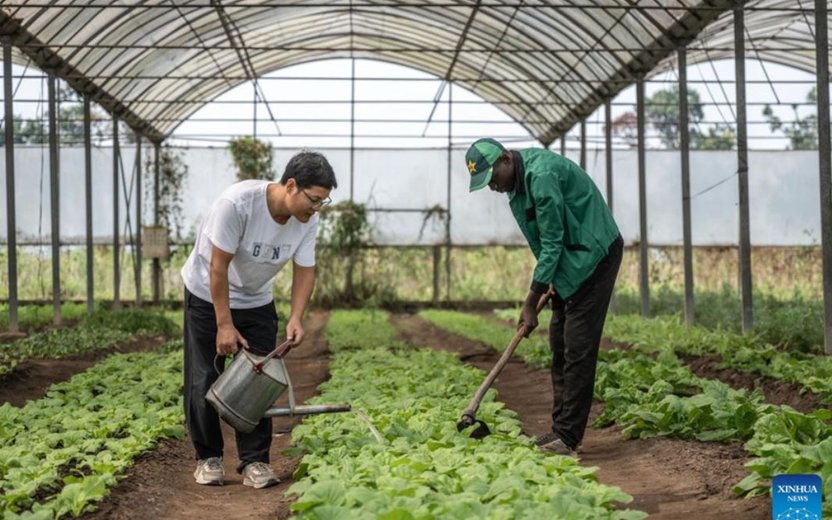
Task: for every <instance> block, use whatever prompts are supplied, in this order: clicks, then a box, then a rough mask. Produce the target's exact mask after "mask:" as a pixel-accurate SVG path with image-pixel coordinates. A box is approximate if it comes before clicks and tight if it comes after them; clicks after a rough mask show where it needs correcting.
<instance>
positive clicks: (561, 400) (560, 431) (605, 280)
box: [549, 236, 624, 449]
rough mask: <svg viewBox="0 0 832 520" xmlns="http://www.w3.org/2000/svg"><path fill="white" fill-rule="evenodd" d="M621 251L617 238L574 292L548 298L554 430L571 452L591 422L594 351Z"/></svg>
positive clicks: (613, 283)
mask: <svg viewBox="0 0 832 520" xmlns="http://www.w3.org/2000/svg"><path fill="white" fill-rule="evenodd" d="M623 250H624V241H623V240H622V238H621V237H620V236H619V237H618V239H616V240H615V242H613V243H612V245H610V247H609V250H608V253H607V256H605V257H604V258H603V259H602V260H601V262H600V263H599V264H598V266H597V267H596V268H595V271H593V273H592V275H590V277H589V278H588V279H587V280H586V281H585V282H584V283H583V284H581V287H580V288H579V289H578V290H577V291H576V292H575V294H573V295H572V296H570V297H569V298H567V299H566V300H565V301H564V300H563V299H562V298H560V296H555V298H553V299H552V321H551V323H550V324H549V345H550V346H551V348H552V391H553V393H554V406H553V409H552V431H553V432H554V433H555V434H556V435H557V436H558V437H560V439H561V440H562V441H563V442H564V443H565V444H566V445H567V446H569V447H570V448H572V449H575V447H576V446H577V445H578V444H580V442H581V440H582V439H583V438H584V429H585V428H586V423H587V420H588V419H589V410H590V408H591V407H592V392H593V389H594V387H595V368H596V365H597V363H598V348H599V346H600V344H601V334H602V332H603V330H604V321H605V320H606V318H607V309H608V307H609V304H610V298H611V296H612V292H613V289H614V287H615V278H616V276H618V268H619V267H620V266H621V255H622V253H623ZM555 289H557V288H555Z"/></svg>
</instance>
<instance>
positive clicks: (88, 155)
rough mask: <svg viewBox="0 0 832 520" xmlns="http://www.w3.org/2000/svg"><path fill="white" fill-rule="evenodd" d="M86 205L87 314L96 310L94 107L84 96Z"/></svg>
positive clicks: (87, 97)
mask: <svg viewBox="0 0 832 520" xmlns="http://www.w3.org/2000/svg"><path fill="white" fill-rule="evenodd" d="M84 207H85V220H86V231H87V250H86V254H87V314H92V311H93V310H95V278H94V277H95V274H94V272H95V271H94V269H93V267H94V265H93V262H94V261H95V254H94V253H95V250H94V249H93V244H92V238H93V236H92V109H91V108H90V98H89V96H84Z"/></svg>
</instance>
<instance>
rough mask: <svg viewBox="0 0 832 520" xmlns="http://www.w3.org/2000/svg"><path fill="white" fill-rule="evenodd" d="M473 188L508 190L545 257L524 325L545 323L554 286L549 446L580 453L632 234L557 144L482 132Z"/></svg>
mask: <svg viewBox="0 0 832 520" xmlns="http://www.w3.org/2000/svg"><path fill="white" fill-rule="evenodd" d="M465 165H466V167H467V169H468V173H469V174H470V176H471V179H470V181H471V183H470V191H476V190H479V189H482V188H484V187H486V186H488V187H489V188H491V190H492V191H496V192H499V193H505V194H507V195H508V203H509V207H510V208H511V213H512V214H513V215H514V218H515V220H517V225H518V226H520V231H522V232H523V236H524V237H526V241H527V242H528V243H529V247H530V248H531V250H532V253H534V256H535V258H536V259H537V265H536V267H535V269H534V273H533V274H532V281H531V287H530V290H529V293H528V295H527V296H526V299H525V301H524V303H523V309H522V310H521V311H520V319H519V323H518V329H519V328H520V327H525V332H526V336H528V335H529V333H531V332H532V331H533V330H534V329H535V328H536V327H537V324H538V322H537V312H536V306H537V303H538V302H539V301H540V298H541V297H542V296H543V295H544V294H546V293H547V292H552V293H554V294H553V297H552V321H551V323H550V324H549V344H550V346H551V349H552V389H553V393H554V406H553V410H552V431H551V432H550V433H548V434H546V435H543V436H542V437H540V438H538V440H537V444H538V446H540V447H541V449H543V450H546V451H552V452H555V453H559V454H562V455H574V454H575V449H576V448H577V447H578V445H579V444H580V443H581V440H582V439H583V436H584V429H585V428H586V423H587V420H588V418H589V410H590V407H591V406H592V392H593V388H594V386H595V367H596V364H597V361H598V347H599V346H600V343H601V333H602V331H603V329H604V320H605V319H606V316H607V308H608V307H609V302H610V297H611V296H612V291H613V288H614V286H615V278H616V276H617V275H618V268H619V266H620V265H621V254H622V251H623V246H624V242H623V240H622V238H621V234H620V233H619V231H618V226H617V225H616V223H615V220H614V219H613V217H612V214H611V213H610V210H609V208H608V207H607V205H606V203H605V202H604V199H603V197H602V196H601V193H600V192H599V191H598V188H597V187H596V186H595V184H594V183H593V182H592V179H591V178H590V177H589V175H587V174H586V172H584V171H583V170H582V169H581V168H580V167H579V166H578V165H577V164H575V163H573V162H572V161H570V160H569V159H566V158H565V157H562V156H560V155H558V154H555V153H553V152H551V151H549V150H544V149H539V148H528V149H525V150H519V151H515V150H506V149H505V148H504V147H503V145H501V144H500V143H499V142H497V141H495V140H494V139H487V138H486V139H479V140H477V141H476V142H475V143H474V144H472V145H471V147H470V148H469V149H468V152H467V153H466V154H465Z"/></svg>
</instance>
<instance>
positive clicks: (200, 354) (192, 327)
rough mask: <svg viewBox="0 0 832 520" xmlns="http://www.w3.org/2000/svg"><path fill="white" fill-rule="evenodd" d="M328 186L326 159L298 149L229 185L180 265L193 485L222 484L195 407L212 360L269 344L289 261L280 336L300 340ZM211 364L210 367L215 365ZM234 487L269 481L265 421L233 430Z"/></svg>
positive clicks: (216, 435) (332, 184) (201, 412)
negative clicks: (285, 160)
mask: <svg viewBox="0 0 832 520" xmlns="http://www.w3.org/2000/svg"><path fill="white" fill-rule="evenodd" d="M337 186H338V183H337V182H336V180H335V173H334V172H333V171H332V167H331V166H330V165H329V162H327V160H326V158H325V157H324V156H323V155H321V154H319V153H315V152H301V153H299V154H297V155H295V156H294V157H292V159H291V160H290V161H289V164H287V165H286V170H285V172H284V173H283V177H282V178H281V179H280V182H271V181H265V180H248V181H242V182H238V183H236V184H234V185H232V186H231V187H229V188H228V189H226V190H225V191H224V192H223V193H222V195H220V197H219V198H218V199H217V200H216V201H215V202H214V204H213V206H212V207H211V211H210V213H209V214H208V217H207V218H206V219H205V221H204V222H203V224H202V226H201V228H200V230H199V234H198V235H197V238H196V244H195V245H194V249H193V251H191V255H190V256H189V257H188V260H187V262H185V266H184V267H183V268H182V279H183V281H184V283H185V302H184V307H185V327H184V328H185V334H184V336H185V387H184V394H185V419H186V422H187V425H188V432H189V434H190V436H191V441H192V442H193V444H194V448H195V450H196V458H197V469H196V471H195V472H194V478H195V479H196V481H197V483H199V484H208V485H222V483H223V479H224V478H225V471H224V469H223V464H222V454H223V438H222V431H221V430H220V421H219V416H218V415H217V412H216V411H215V410H214V408H213V407H211V406H210V405H209V403H208V402H207V401H206V400H205V394H206V393H207V392H208V389H209V388H210V387H211V385H212V384H213V383H214V381H216V379H217V377H219V376H218V374H217V372H216V370H215V369H214V360H215V357H216V356H229V355H233V354H234V353H236V352H237V350H238V348H239V347H240V346H243V347H246V348H250V349H251V350H253V351H254V352H256V353H258V354H261V355H262V354H266V353H268V352H270V351H271V350H273V349H274V348H275V346H276V343H277V313H276V312H275V308H274V300H273V297H272V290H271V287H272V283H273V280H274V277H275V275H276V274H277V273H278V271H280V270H281V269H282V268H283V266H284V265H286V264H287V263H288V262H289V260H290V259H291V260H292V263H293V274H292V311H291V316H289V321H288V323H287V324H286V337H287V338H288V339H292V340H293V341H294V343H295V344H296V345H297V344H299V343H300V342H301V341H303V336H304V331H303V324H302V322H301V317H302V316H303V312H304V310H305V309H306V305H307V304H308V303H309V298H310V296H311V295H312V288H313V287H314V285H315V238H316V233H317V229H318V215H317V214H316V213H317V211H318V210H320V209H321V207H322V206H324V205H326V204H328V203H329V202H330V198H329V194H330V192H331V191H332V189H333V188H336V187H337ZM219 364H220V363H218V365H219ZM236 440H237V453H238V455H239V458H240V464H239V466H238V467H237V472H238V473H241V474H242V475H243V477H244V479H243V484H245V485H247V486H252V487H255V488H263V487H268V486H272V485H274V484H277V483H278V482H279V480H278V478H277V476H276V475H275V474H274V472H273V471H272V469H271V467H270V466H269V447H270V446H271V441H272V421H271V419H270V418H266V419H263V420H261V421H260V423H259V424H258V425H257V427H256V428H255V429H254V431H252V432H251V433H243V432H239V431H238V432H236Z"/></svg>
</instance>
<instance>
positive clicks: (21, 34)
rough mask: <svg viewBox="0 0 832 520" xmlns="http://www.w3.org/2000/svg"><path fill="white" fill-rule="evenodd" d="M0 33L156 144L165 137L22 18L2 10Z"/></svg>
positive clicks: (34, 60)
mask: <svg viewBox="0 0 832 520" xmlns="http://www.w3.org/2000/svg"><path fill="white" fill-rule="evenodd" d="M0 35H4V36H9V37H11V39H12V42H13V44H14V45H15V46H16V47H17V48H18V49H20V51H21V52H22V53H23V54H25V55H26V56H27V57H29V59H31V60H32V61H33V62H34V63H35V64H36V65H37V66H38V67H39V68H40V69H41V70H44V71H53V72H54V73H55V75H56V76H58V77H59V78H61V79H63V80H64V81H66V82H67V83H68V84H69V85H70V86H72V88H73V89H75V90H76V91H77V92H79V93H81V94H82V95H84V96H88V97H89V98H90V99H91V100H92V101H95V102H96V103H98V104H99V105H100V106H101V107H102V108H103V109H104V110H106V111H107V112H109V113H110V114H112V115H114V116H118V118H119V119H121V120H123V121H124V122H125V123H127V125H128V126H130V128H132V129H133V130H134V131H136V132H138V133H140V134H141V135H143V136H144V137H146V138H148V139H149V140H150V141H152V142H154V143H159V142H161V141H162V140H164V134H163V133H162V132H160V131H159V130H158V129H157V128H156V127H154V126H153V125H152V124H151V123H150V122H148V121H145V120H144V119H142V118H141V117H139V116H138V115H136V113H135V112H133V111H132V110H131V109H130V108H128V107H127V106H126V105H125V104H124V103H123V102H122V101H120V100H119V99H117V98H116V97H115V96H113V95H111V94H110V93H108V92H107V91H105V90H104V89H102V88H101V87H100V86H98V85H97V84H96V83H95V82H94V81H93V80H91V79H90V78H88V77H87V76H85V75H84V74H83V73H81V71H79V70H78V69H76V68H75V67H73V66H72V65H70V64H69V63H68V62H67V61H66V60H64V59H63V58H62V57H61V56H59V55H58V54H57V53H55V52H54V51H53V50H52V49H50V48H49V46H48V45H46V44H44V43H43V42H42V41H40V40H39V39H37V38H36V37H35V36H34V35H32V34H31V33H30V32H29V31H27V30H26V29H25V28H23V26H22V23H21V22H20V21H19V20H16V19H14V18H12V17H11V16H9V15H8V14H7V13H5V12H3V11H2V10H0Z"/></svg>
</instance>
